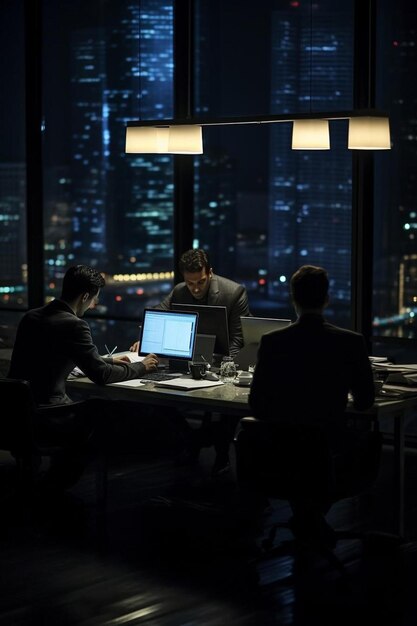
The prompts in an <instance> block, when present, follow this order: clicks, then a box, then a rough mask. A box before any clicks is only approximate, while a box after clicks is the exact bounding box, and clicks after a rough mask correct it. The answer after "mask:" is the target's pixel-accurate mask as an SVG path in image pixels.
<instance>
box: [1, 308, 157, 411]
mask: <svg viewBox="0 0 417 626" xmlns="http://www.w3.org/2000/svg"><path fill="white" fill-rule="evenodd" d="M76 365H77V366H78V367H79V368H80V369H81V370H82V371H83V372H84V373H85V375H86V376H88V378H90V379H91V380H92V381H93V382H95V383H96V384H98V385H106V384H107V383H115V382H119V381H123V380H130V379H132V378H140V377H141V376H142V375H143V374H144V372H145V366H144V365H143V364H142V363H113V359H111V358H110V359H105V358H102V357H101V356H100V355H99V354H98V351H97V348H96V346H95V345H94V343H93V340H92V337H91V331H90V327H89V325H88V324H87V322H86V321H85V320H83V319H80V318H79V317H77V316H76V315H75V313H74V312H73V311H72V309H71V308H70V307H69V306H68V305H67V304H66V303H65V302H63V301H62V300H58V299H57V300H53V301H52V302H50V303H49V304H47V305H46V306H44V307H41V308H39V309H32V310H31V311H28V312H27V313H26V314H25V315H24V317H23V318H22V320H21V321H20V324H19V326H18V329H17V334H16V341H15V344H14V347H13V353H12V358H11V364H10V370H9V374H8V376H9V378H23V379H25V380H28V381H29V382H30V383H31V387H32V391H33V393H34V396H35V400H36V402H37V403H38V404H39V405H49V404H66V403H68V402H71V400H70V398H69V397H68V396H67V394H66V388H65V382H66V379H67V376H68V374H69V373H70V372H71V371H72V369H73V368H74V367H75V366H76Z"/></svg>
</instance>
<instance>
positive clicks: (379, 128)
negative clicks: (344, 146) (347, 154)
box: [348, 115, 391, 150]
mask: <svg viewBox="0 0 417 626" xmlns="http://www.w3.org/2000/svg"><path fill="white" fill-rule="evenodd" d="M348 148H349V150H390V149H391V137H390V129H389V119H388V117H372V116H369V115H364V116H363V117H352V118H350V120H349V137H348Z"/></svg>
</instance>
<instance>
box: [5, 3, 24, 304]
mask: <svg viewBox="0 0 417 626" xmlns="http://www.w3.org/2000/svg"><path fill="white" fill-rule="evenodd" d="M24 51H25V46H24V13H23V0H4V2H2V6H1V19H0V80H1V84H2V96H1V99H0V305H1V307H2V308H6V309H7V308H12V309H20V308H22V309H23V308H25V307H26V306H27V285H26V271H27V247H26V162H25V71H24V69H25V57H24Z"/></svg>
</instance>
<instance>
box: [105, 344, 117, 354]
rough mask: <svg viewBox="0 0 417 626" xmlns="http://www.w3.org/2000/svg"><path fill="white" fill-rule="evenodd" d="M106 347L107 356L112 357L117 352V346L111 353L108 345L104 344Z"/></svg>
mask: <svg viewBox="0 0 417 626" xmlns="http://www.w3.org/2000/svg"><path fill="white" fill-rule="evenodd" d="M104 347H105V348H106V350H107V356H111V355H112V354H114V353H115V352H116V350H117V346H114V348H113V350H112V351H111V352H110V350H109V349H108V347H107V344H104Z"/></svg>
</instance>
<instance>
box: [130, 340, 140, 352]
mask: <svg viewBox="0 0 417 626" xmlns="http://www.w3.org/2000/svg"><path fill="white" fill-rule="evenodd" d="M138 348H139V341H135V343H134V344H132V345H131V346H130V348H129V350H130V352H137V351H138Z"/></svg>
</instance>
